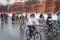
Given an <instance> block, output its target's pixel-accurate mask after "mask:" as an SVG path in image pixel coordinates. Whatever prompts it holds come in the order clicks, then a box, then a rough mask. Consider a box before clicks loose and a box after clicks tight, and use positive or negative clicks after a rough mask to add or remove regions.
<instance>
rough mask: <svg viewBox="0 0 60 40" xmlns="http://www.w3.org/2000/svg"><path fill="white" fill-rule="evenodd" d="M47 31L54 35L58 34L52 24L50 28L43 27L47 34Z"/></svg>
mask: <svg viewBox="0 0 60 40" xmlns="http://www.w3.org/2000/svg"><path fill="white" fill-rule="evenodd" d="M49 32H51V33H52V35H53V36H54V37H57V35H58V29H57V28H55V27H54V26H53V25H52V28H51V27H48V26H45V27H44V33H45V34H48V33H49Z"/></svg>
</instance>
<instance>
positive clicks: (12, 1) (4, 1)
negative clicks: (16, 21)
mask: <svg viewBox="0 0 60 40" xmlns="http://www.w3.org/2000/svg"><path fill="white" fill-rule="evenodd" d="M15 1H16V0H10V2H9V3H10V4H13V3H14V2H15ZM17 1H20V0H17ZM21 2H24V0H21ZM0 3H2V4H3V5H6V4H7V1H6V0H0Z"/></svg>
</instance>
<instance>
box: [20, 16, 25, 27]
mask: <svg viewBox="0 0 60 40" xmlns="http://www.w3.org/2000/svg"><path fill="white" fill-rule="evenodd" d="M19 23H20V27H21V28H22V26H23V24H24V17H23V16H20V20H19Z"/></svg>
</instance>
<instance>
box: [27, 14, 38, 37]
mask: <svg viewBox="0 0 60 40" xmlns="http://www.w3.org/2000/svg"><path fill="white" fill-rule="evenodd" d="M36 24H38V22H37V21H36V19H35V15H34V14H31V15H30V19H28V24H27V25H28V28H29V36H30V37H31V36H32V32H33V31H34V30H35V26H34V25H36Z"/></svg>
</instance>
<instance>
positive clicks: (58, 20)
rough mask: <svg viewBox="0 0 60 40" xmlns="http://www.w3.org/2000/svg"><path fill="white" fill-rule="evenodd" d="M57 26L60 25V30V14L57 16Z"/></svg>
mask: <svg viewBox="0 0 60 40" xmlns="http://www.w3.org/2000/svg"><path fill="white" fill-rule="evenodd" d="M57 24H58V29H59V30H60V12H59V13H58V14H57Z"/></svg>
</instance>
